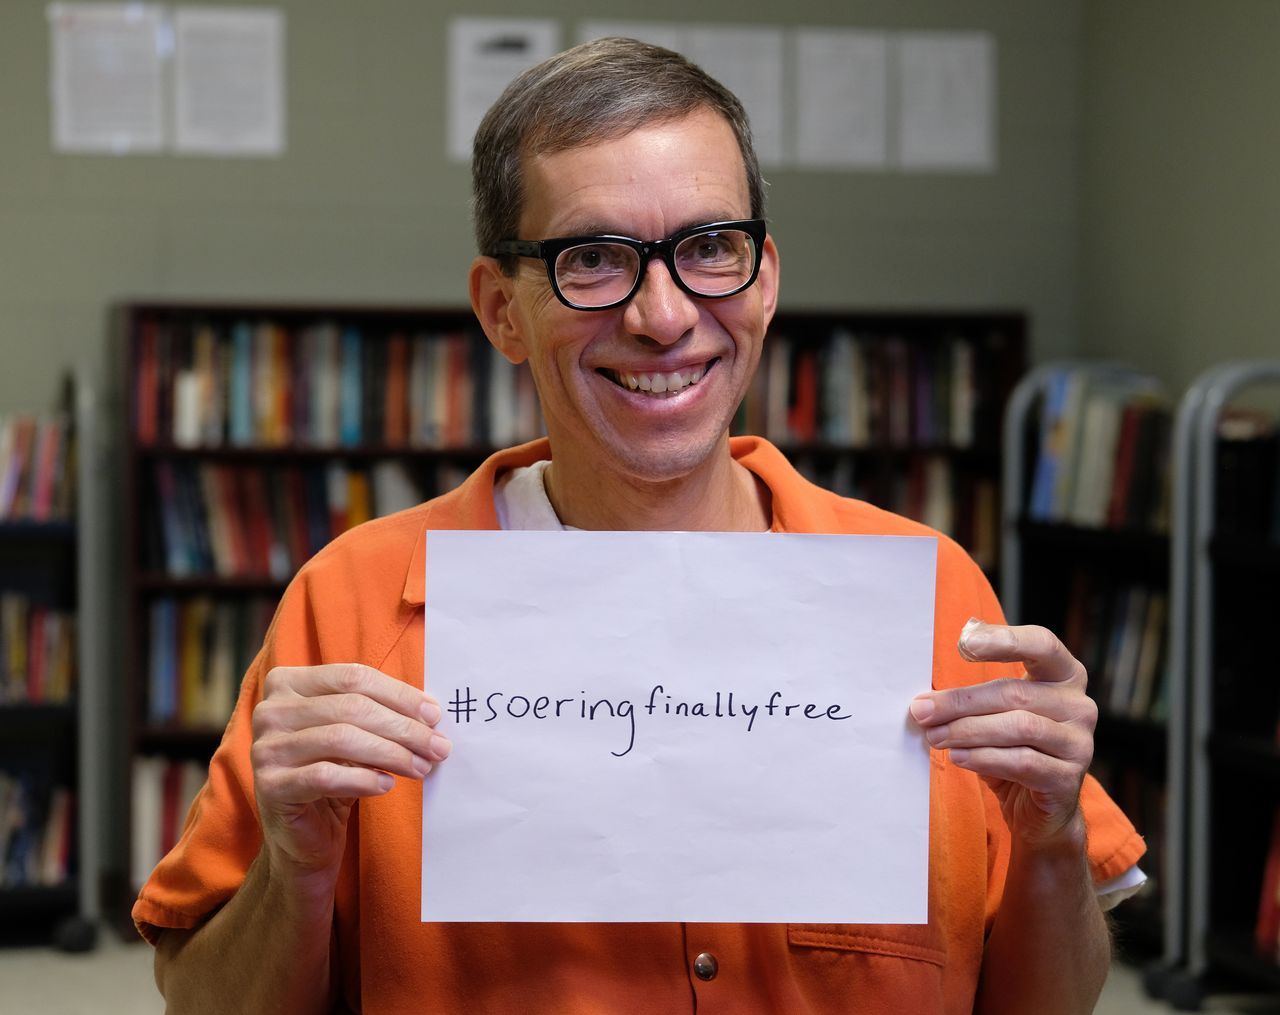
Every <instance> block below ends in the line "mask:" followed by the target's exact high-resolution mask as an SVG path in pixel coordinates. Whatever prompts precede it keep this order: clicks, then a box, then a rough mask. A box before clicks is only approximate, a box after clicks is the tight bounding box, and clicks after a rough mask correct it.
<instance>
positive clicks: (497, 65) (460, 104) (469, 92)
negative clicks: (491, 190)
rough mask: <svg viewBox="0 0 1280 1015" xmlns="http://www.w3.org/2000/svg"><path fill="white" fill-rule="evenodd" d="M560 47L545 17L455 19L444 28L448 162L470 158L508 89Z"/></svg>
mask: <svg viewBox="0 0 1280 1015" xmlns="http://www.w3.org/2000/svg"><path fill="white" fill-rule="evenodd" d="M559 48H560V27H559V25H558V24H557V23H556V22H554V21H551V20H549V19H546V18H455V19H454V20H453V21H452V22H450V24H449V126H448V131H449V139H448V149H449V157H450V158H451V159H455V160H457V161H459V162H467V161H470V159H471V142H472V140H473V139H474V138H475V133H476V128H477V127H479V126H480V121H481V120H483V119H484V114H485V113H486V112H488V111H489V107H490V106H492V105H493V104H494V102H496V101H497V99H498V96H500V95H501V94H502V92H503V89H505V88H506V87H507V85H509V84H511V82H512V81H513V80H514V79H515V78H516V77H518V76H519V75H520V74H521V73H522V72H523V71H526V70H528V69H529V68H530V67H532V66H534V64H538V63H541V62H542V61H543V60H545V59H547V58H548V57H550V56H553V55H554V54H555V53H556V51H557V50H558V49H559Z"/></svg>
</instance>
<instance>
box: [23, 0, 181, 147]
mask: <svg viewBox="0 0 1280 1015" xmlns="http://www.w3.org/2000/svg"><path fill="white" fill-rule="evenodd" d="M48 19H49V29H50V67H49V76H50V81H49V91H50V99H51V103H52V107H53V147H54V150H55V151H60V152H84V153H94V152H102V153H110V154H115V155H124V154H128V153H131V152H158V151H161V150H163V148H164V144H165V106H164V61H165V58H166V55H167V48H168V33H167V31H166V21H165V14H164V8H162V7H159V6H155V5H152V4H136V3H129V4H99V3H56V4H50V5H49V7H48Z"/></svg>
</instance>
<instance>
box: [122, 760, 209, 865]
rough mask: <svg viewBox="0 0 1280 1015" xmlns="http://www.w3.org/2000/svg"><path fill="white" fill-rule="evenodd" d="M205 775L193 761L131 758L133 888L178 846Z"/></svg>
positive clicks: (204, 771)
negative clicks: (162, 858)
mask: <svg viewBox="0 0 1280 1015" xmlns="http://www.w3.org/2000/svg"><path fill="white" fill-rule="evenodd" d="M206 775H207V769H206V766H204V765H203V764H199V763H197V762H194V761H173V760H171V759H169V758H160V757H137V758H134V759H133V774H132V794H133V795H132V801H133V811H132V822H131V823H132V836H131V839H130V850H131V855H130V858H129V873H130V878H131V880H132V882H133V887H134V889H135V890H137V889H138V888H141V887H142V884H143V882H145V881H146V880H147V878H148V877H150V876H151V872H152V871H153V870H154V869H155V866H156V864H158V863H159V862H160V858H161V857H163V856H164V855H165V854H166V853H168V852H169V850H171V849H172V848H173V847H174V846H175V845H177V842H178V839H179V838H180V837H181V835H182V829H183V826H184V825H185V824H186V820H187V814H188V813H189V812H190V810H191V804H192V802H193V801H194V800H195V798H196V796H197V795H198V794H199V792H200V788H201V787H202V786H203V785H204V781H205V777H206Z"/></svg>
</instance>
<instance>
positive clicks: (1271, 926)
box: [1253, 807, 1280, 963]
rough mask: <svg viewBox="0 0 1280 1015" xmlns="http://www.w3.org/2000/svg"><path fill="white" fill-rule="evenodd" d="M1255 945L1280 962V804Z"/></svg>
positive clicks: (1269, 842) (1273, 823) (1264, 874)
mask: <svg viewBox="0 0 1280 1015" xmlns="http://www.w3.org/2000/svg"><path fill="white" fill-rule="evenodd" d="M1253 948H1254V952H1255V953H1256V954H1257V955H1258V957H1259V958H1261V959H1265V960H1266V961H1268V962H1275V963H1280V807H1277V808H1276V810H1275V813H1274V815H1273V816H1272V819H1271V835H1270V838H1269V839H1268V840H1267V853H1266V860H1265V861H1264V863H1263V868H1262V888H1261V891H1260V892H1259V893H1258V915H1257V919H1256V920H1255V922H1254V927H1253Z"/></svg>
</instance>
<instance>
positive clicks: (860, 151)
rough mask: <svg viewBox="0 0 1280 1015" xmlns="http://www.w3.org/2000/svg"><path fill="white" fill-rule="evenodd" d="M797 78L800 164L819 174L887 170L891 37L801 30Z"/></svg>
mask: <svg viewBox="0 0 1280 1015" xmlns="http://www.w3.org/2000/svg"><path fill="white" fill-rule="evenodd" d="M795 73H796V162H797V164H799V165H801V166H804V167H805V168H814V169H884V168H886V166H887V164H888V159H889V147H888V120H889V36H888V33H886V32H861V31H857V30H854V29H839V28H799V29H796V32H795Z"/></svg>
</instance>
